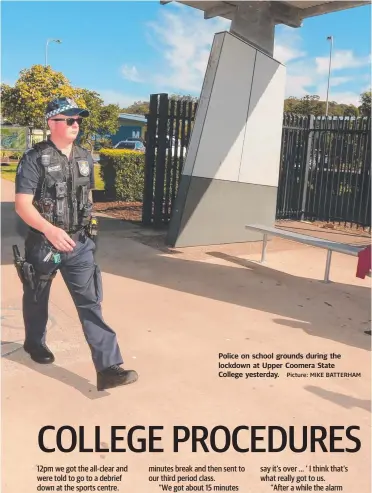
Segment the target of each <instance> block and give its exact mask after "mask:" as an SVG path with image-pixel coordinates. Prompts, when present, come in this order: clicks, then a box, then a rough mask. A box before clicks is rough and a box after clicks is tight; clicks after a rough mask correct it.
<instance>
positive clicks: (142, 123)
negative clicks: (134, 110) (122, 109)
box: [110, 113, 147, 145]
mask: <svg viewBox="0 0 372 493" xmlns="http://www.w3.org/2000/svg"><path fill="white" fill-rule="evenodd" d="M146 125H147V118H146V117H145V116H144V115H134V114H129V113H120V114H119V129H118V131H117V132H116V134H114V135H110V138H111V140H112V145H115V144H117V143H118V142H120V141H121V140H126V139H135V138H138V139H143V140H144V139H145V132H146Z"/></svg>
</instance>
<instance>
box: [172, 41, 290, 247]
mask: <svg viewBox="0 0 372 493" xmlns="http://www.w3.org/2000/svg"><path fill="white" fill-rule="evenodd" d="M284 91H285V67H284V66H283V65H281V64H280V63H279V62H277V61H276V60H274V59H273V58H271V57H270V56H268V55H267V54H265V53H263V52H261V51H259V50H258V49H257V48H256V47H254V46H252V45H250V44H249V43H247V42H246V41H243V40H241V39H240V38H238V37H237V36H235V35H233V34H231V33H227V32H223V33H218V34H216V35H215V38H214V42H213V46H212V49H211V54H210V58H209V62H208V67H207V71H206V75H205V79H204V83H203V88H202V91H201V96H200V101H199V105H198V111H197V115H196V120H195V125H194V128H193V132H192V135H191V139H190V144H189V149H188V152H187V156H186V161H185V165H184V169H183V172H182V177H181V182H180V186H179V191H178V195H177V199H176V203H175V206H174V210H173V215H172V218H171V221H170V226H169V230H168V237H167V243H168V244H169V245H172V246H176V247H177V246H179V247H182V246H195V245H211V244H221V243H234V242H242V241H250V240H254V239H256V238H258V236H257V235H256V234H253V233H250V232H247V231H246V230H245V229H244V226H245V224H247V223H249V222H254V223H261V224H267V225H272V224H273V223H274V220H275V209H276V196H277V185H278V175H279V159H280V146H281V132H282V118H283V106H284Z"/></svg>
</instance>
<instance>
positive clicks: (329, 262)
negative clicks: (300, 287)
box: [324, 250, 332, 282]
mask: <svg viewBox="0 0 372 493" xmlns="http://www.w3.org/2000/svg"><path fill="white" fill-rule="evenodd" d="M331 259H332V250H327V262H326V268H325V273H324V282H329V272H330V270H331Z"/></svg>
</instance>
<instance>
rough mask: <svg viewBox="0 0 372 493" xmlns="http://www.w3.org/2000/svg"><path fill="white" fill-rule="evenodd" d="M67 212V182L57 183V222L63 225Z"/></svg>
mask: <svg viewBox="0 0 372 493" xmlns="http://www.w3.org/2000/svg"><path fill="white" fill-rule="evenodd" d="M66 213H67V184H66V183H56V222H57V224H58V225H60V226H63V225H64V223H65V221H64V219H65V217H66Z"/></svg>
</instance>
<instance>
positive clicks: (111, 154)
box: [99, 149, 145, 202]
mask: <svg viewBox="0 0 372 493" xmlns="http://www.w3.org/2000/svg"><path fill="white" fill-rule="evenodd" d="M99 155H100V165H101V171H100V175H101V178H102V180H103V181H104V183H105V192H106V194H107V196H108V197H110V198H113V199H115V200H123V201H126V202H140V201H142V199H143V187H144V169H145V154H142V153H140V152H137V151H130V150H127V149H101V150H100V151H99Z"/></svg>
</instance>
